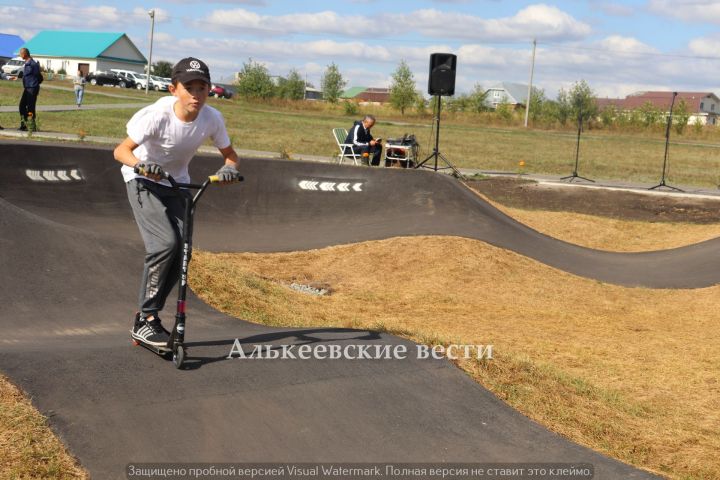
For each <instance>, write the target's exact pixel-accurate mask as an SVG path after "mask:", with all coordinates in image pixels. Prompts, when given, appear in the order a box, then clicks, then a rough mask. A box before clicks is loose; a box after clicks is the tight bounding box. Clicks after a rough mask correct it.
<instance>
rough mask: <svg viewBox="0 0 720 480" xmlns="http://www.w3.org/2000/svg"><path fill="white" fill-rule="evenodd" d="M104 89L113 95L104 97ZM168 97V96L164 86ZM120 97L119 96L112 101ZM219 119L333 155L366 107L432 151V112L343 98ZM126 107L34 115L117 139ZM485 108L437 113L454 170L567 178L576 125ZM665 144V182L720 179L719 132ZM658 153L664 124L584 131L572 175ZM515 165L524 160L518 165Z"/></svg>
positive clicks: (243, 110) (249, 139)
mask: <svg viewBox="0 0 720 480" xmlns="http://www.w3.org/2000/svg"><path fill="white" fill-rule="evenodd" d="M45 85H46V86H49V85H53V86H55V85H58V86H63V87H67V86H69V85H70V84H69V82H60V81H51V82H46V83H45ZM106 94H111V95H113V96H107V95H106ZM165 94H167V93H165ZM161 95H163V94H162V93H160V94H159V93H155V92H152V93H151V94H150V95H149V96H147V97H146V96H145V94H144V92H141V91H138V90H125V89H119V88H108V87H89V88H88V90H87V92H86V103H87V104H94V103H95V104H96V103H134V102H142V101H153V100H155V99H156V98H158V97H159V96H161ZM116 96H121V97H125V98H117V97H116ZM19 97H20V85H19V84H18V83H17V82H0V105H16V104H17V102H18V99H19ZM73 102H74V99H73V94H72V92H70V91H62V90H57V89H50V88H43V89H42V91H41V94H40V98H39V101H38V103H39V104H40V105H58V104H67V105H72V104H73ZM209 104H210V105H213V106H215V107H217V108H218V109H219V110H220V111H221V112H222V113H223V115H224V116H225V120H226V123H227V126H228V131H229V133H230V136H231V138H232V140H233V143H234V145H235V146H236V148H241V149H250V150H262V151H271V152H278V153H279V152H288V153H289V154H290V157H291V158H292V156H293V155H297V154H312V155H323V156H328V157H330V156H332V155H334V154H335V152H336V150H337V147H336V145H335V143H334V140H333V138H332V135H331V129H332V128H334V127H338V126H341V127H345V128H348V127H349V126H350V125H352V121H353V120H355V119H356V118H359V117H360V116H361V115H362V114H364V113H373V114H375V115H376V116H377V117H378V123H377V125H376V126H375V128H374V129H373V133H374V134H375V136H378V137H383V138H393V137H398V136H401V135H402V134H404V133H414V134H415V135H416V136H417V138H418V140H419V141H420V143H421V158H424V157H425V156H427V155H428V154H429V152H430V151H431V150H432V144H431V131H432V124H433V120H432V118H431V116H430V115H424V116H418V115H416V114H413V115H407V116H405V117H401V116H400V115H399V113H398V112H395V111H392V110H390V109H389V108H383V107H368V108H365V107H360V113H359V114H357V115H354V116H347V115H345V114H344V109H343V107H342V106H341V105H339V106H330V105H326V104H324V103H322V102H295V103H291V102H278V101H273V102H267V103H254V102H246V101H243V100H238V99H232V100H218V99H210V100H209ZM133 113H134V110H132V109H108V110H102V111H91V110H80V111H72V112H57V113H55V112H47V113H41V114H40V117H39V120H40V128H41V129H42V130H43V131H45V132H49V131H56V132H64V133H74V134H78V133H80V132H83V134H84V135H94V136H105V137H107V136H109V137H117V138H121V137H123V136H124V134H125V133H124V132H125V123H126V122H127V120H128V119H129V118H130V117H131V116H132V114H133ZM488 118H490V117H489V116H488V115H485V116H483V117H479V116H477V115H475V116H473V115H469V114H443V118H442V122H441V132H440V150H441V152H442V153H443V154H444V155H445V156H446V157H447V158H448V159H450V161H452V162H453V163H454V164H455V165H457V166H458V167H461V168H476V169H481V170H491V171H503V172H526V173H538V174H552V175H568V174H570V173H571V172H572V169H573V165H574V161H575V149H576V132H575V131H574V128H573V127H568V128H567V129H565V130H562V129H558V130H546V129H534V128H530V129H525V128H523V127H517V126H503V125H499V124H498V122H497V121H494V122H492V123H494V124H491V122H490V121H488ZM17 124H18V115H17V114H16V113H14V112H13V113H0V125H3V126H6V127H8V126H9V127H11V128H14V127H16V126H17ZM671 140H672V141H671V143H670V156H669V159H670V162H669V170H668V172H669V174H668V179H667V181H668V183H671V184H679V185H697V186H706V187H707V186H716V185H718V183H719V181H720V131H716V130H715V128H714V127H706V128H705V129H704V130H703V131H701V132H695V131H694V129H691V128H689V129H688V130H687V131H686V133H685V134H684V135H682V136H679V135H676V134H675V133H674V132H673V135H672V136H671ZM664 151H665V138H664V130H663V129H662V128H655V129H653V130H652V131H645V132H639V133H638V132H618V131H613V132H608V131H603V130H591V131H587V132H585V133H584V134H583V135H582V139H581V144H580V165H579V173H580V174H581V175H583V176H586V177H590V178H593V179H613V180H622V181H631V182H640V183H647V184H648V185H652V184H655V183H658V181H659V180H660V176H661V172H662V165H663V157H664ZM520 162H524V166H523V167H520Z"/></svg>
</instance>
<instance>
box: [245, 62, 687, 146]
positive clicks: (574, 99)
mask: <svg viewBox="0 0 720 480" xmlns="http://www.w3.org/2000/svg"><path fill="white" fill-rule="evenodd" d="M391 78H392V81H391V85H390V89H389V90H390V98H389V104H390V106H391V107H392V108H393V109H395V110H397V111H399V112H400V114H401V115H405V114H406V113H408V112H414V113H416V114H419V115H425V114H427V113H428V111H430V112H431V111H433V110H434V108H435V107H436V102H437V101H438V98H430V99H426V98H425V96H424V95H423V93H422V92H420V91H419V90H417V88H416V82H415V78H414V75H413V73H412V71H411V70H410V67H409V66H408V64H407V62H405V60H401V61H400V64H399V65H398V67H397V68H396V69H395V71H394V72H393V73H392V76H391ZM346 85H347V81H346V80H345V79H344V78H343V76H342V73H341V72H340V69H339V68H338V66H337V65H336V64H335V63H334V62H333V63H331V64H330V65H328V66H327V68H326V69H325V71H324V73H323V75H322V77H321V80H320V89H321V90H322V92H323V99H324V100H325V101H327V102H329V103H333V104H337V103H338V102H340V100H341V95H342V92H343V91H344V89H345V86H346ZM236 87H237V93H238V94H239V95H240V96H243V97H245V98H255V99H268V98H282V99H288V100H302V99H303V98H304V97H305V89H306V87H313V86H312V84H308V83H307V82H306V81H305V80H304V79H303V78H302V77H301V76H300V74H299V73H298V71H297V70H295V69H293V70H290V72H289V73H288V74H287V76H285V77H278V78H277V80H276V81H273V79H272V76H271V75H270V73H269V72H268V70H267V68H266V67H265V66H264V65H262V64H260V63H258V62H255V61H253V60H252V59H249V61H248V62H247V63H244V64H243V68H242V70H241V72H240V74H239V75H238V81H237V83H236ZM439 98H440V100H439V101H442V102H443V104H442V108H443V111H447V112H452V113H461V114H470V115H472V114H481V115H483V116H484V117H485V118H487V117H494V120H495V121H500V122H505V123H508V124H515V123H519V122H520V121H522V120H524V116H525V108H524V107H525V106H524V105H523V106H521V107H516V106H515V105H511V104H510V103H508V102H507V99H504V101H501V102H500V103H499V104H497V105H496V106H493V105H491V104H490V102H489V101H488V90H487V89H485V88H483V86H482V85H480V84H479V83H478V84H475V86H474V87H473V89H472V90H471V91H470V92H469V93H464V94H459V95H455V96H452V97H439ZM345 110H346V113H348V114H356V113H357V111H358V110H357V105H356V104H355V103H354V102H345ZM690 116H691V112H690V111H689V108H688V105H687V104H686V103H685V102H684V101H682V100H681V101H680V102H679V103H678V104H677V105H676V106H675V109H674V111H673V128H674V129H675V130H676V132H677V133H679V134H681V133H683V132H684V130H685V128H686V127H687V124H688V120H689V118H690ZM528 119H529V121H530V122H532V123H533V125H535V126H546V127H569V126H575V125H577V124H578V122H582V125H583V126H584V127H587V128H591V129H592V128H627V127H636V128H650V127H657V126H662V125H665V123H666V122H667V119H666V112H665V111H662V110H661V109H659V108H657V107H656V106H655V105H653V104H652V103H651V102H647V103H646V104H645V105H643V106H641V107H640V108H638V109H635V110H630V111H621V110H619V109H618V108H617V107H615V106H608V107H607V108H604V109H602V110H601V109H600V108H599V106H598V102H597V95H596V94H595V92H594V91H593V89H592V88H591V87H590V85H589V84H588V83H587V82H586V81H585V80H579V81H577V82H575V83H574V84H573V85H572V86H571V87H570V88H568V89H565V88H561V89H560V90H559V91H558V94H557V97H556V98H555V99H549V98H547V96H546V95H545V91H544V90H542V89H539V88H536V87H533V88H532V89H531V93H530V109H529V113H528ZM695 127H696V129H697V127H698V125H697V124H696V125H695ZM700 127H701V125H700Z"/></svg>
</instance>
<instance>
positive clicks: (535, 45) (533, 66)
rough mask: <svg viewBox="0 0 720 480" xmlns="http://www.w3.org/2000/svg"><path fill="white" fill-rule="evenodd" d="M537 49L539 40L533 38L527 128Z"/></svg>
mask: <svg viewBox="0 0 720 480" xmlns="http://www.w3.org/2000/svg"><path fill="white" fill-rule="evenodd" d="M536 47H537V39H536V38H533V53H532V62H531V64H530V83H529V84H528V94H527V101H526V103H525V128H527V126H528V116H529V115H530V96H531V95H532V82H533V74H534V73H535V48H536Z"/></svg>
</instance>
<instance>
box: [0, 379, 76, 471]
mask: <svg viewBox="0 0 720 480" xmlns="http://www.w3.org/2000/svg"><path fill="white" fill-rule="evenodd" d="M0 478H2V479H7V480H14V479H47V478H53V479H77V480H81V479H82V480H84V479H87V478H89V477H88V476H87V474H86V472H84V470H83V469H82V468H81V467H80V466H79V465H78V463H77V462H76V461H75V459H74V458H72V457H71V456H70V455H69V454H68V452H67V450H66V449H65V447H64V446H63V444H62V443H61V442H60V440H58V439H57V437H55V435H54V434H53V432H52V430H50V427H48V425H47V419H46V418H45V417H43V416H42V415H41V414H40V413H39V412H38V411H37V410H36V409H35V408H34V407H33V406H32V404H31V403H30V400H28V399H27V398H26V397H25V396H24V395H23V394H22V392H20V390H19V389H18V388H17V387H15V386H14V385H12V384H11V383H10V382H9V381H8V380H7V378H6V377H4V376H2V375H0Z"/></svg>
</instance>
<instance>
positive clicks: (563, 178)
mask: <svg viewBox="0 0 720 480" xmlns="http://www.w3.org/2000/svg"><path fill="white" fill-rule="evenodd" d="M580 132H582V108H580V109H579V110H578V134H577V145H576V147H575V169H574V170H573V173H572V175H568V176H567V177H562V178H560V180H567V179H568V178H569V179H570V180H569V182H570V183H572V182H573V180H575V179H576V178H579V179H580V180H585V181H588V182H592V183H595V180H590V179H589V178H585V177H581V176H580V175H578V161H579V159H580Z"/></svg>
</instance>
